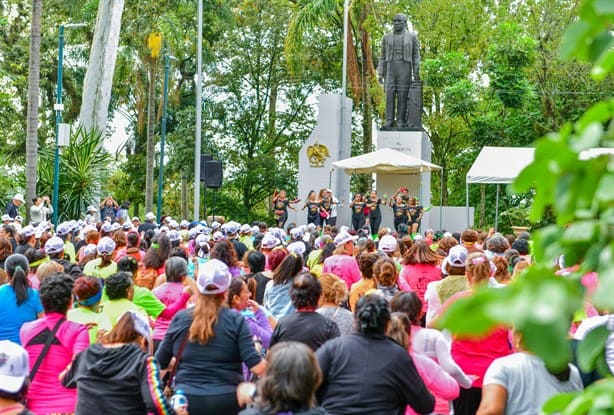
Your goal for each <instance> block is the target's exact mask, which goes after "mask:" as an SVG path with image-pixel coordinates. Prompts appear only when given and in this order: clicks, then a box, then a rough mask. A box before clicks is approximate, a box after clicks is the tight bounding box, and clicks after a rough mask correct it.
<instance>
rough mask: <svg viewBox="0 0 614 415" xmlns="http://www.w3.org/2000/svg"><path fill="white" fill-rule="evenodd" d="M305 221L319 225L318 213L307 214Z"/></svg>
mask: <svg viewBox="0 0 614 415" xmlns="http://www.w3.org/2000/svg"><path fill="white" fill-rule="evenodd" d="M307 223H313V224H314V225H316V226H320V214H319V213H316V214H315V215H307Z"/></svg>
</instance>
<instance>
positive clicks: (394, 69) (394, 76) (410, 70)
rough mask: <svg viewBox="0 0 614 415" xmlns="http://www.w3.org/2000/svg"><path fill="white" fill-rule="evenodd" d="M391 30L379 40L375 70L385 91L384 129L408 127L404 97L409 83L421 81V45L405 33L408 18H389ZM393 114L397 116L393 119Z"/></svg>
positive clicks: (414, 37)
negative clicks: (379, 49)
mask: <svg viewBox="0 0 614 415" xmlns="http://www.w3.org/2000/svg"><path fill="white" fill-rule="evenodd" d="M392 24H393V26H394V30H393V31H392V32H390V33H386V34H385V35H384V37H383V38H382V52H381V56H380V60H379V65H378V67H377V72H378V77H379V79H380V82H383V83H384V90H385V91H386V123H385V124H384V126H385V127H392V126H393V125H394V124H395V121H396V126H397V127H407V95H408V92H409V87H410V85H411V83H412V81H420V44H419V43H418V37H417V36H416V35H415V34H414V33H412V32H409V31H408V30H407V17H406V16H405V15H404V14H397V15H396V16H394V18H393V19H392ZM395 114H396V116H395Z"/></svg>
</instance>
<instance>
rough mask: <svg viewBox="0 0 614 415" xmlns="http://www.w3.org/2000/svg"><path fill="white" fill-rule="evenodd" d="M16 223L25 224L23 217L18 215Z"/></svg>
mask: <svg viewBox="0 0 614 415" xmlns="http://www.w3.org/2000/svg"><path fill="white" fill-rule="evenodd" d="M15 222H19V223H21V222H23V218H22V217H21V216H19V215H17V216H15Z"/></svg>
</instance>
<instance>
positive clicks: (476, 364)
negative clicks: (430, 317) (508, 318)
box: [443, 291, 513, 388]
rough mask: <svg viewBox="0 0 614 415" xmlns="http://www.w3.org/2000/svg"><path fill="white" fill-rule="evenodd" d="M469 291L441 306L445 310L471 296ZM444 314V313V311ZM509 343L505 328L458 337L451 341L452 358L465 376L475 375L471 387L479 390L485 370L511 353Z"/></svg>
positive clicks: (507, 331)
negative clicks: (482, 334)
mask: <svg viewBox="0 0 614 415" xmlns="http://www.w3.org/2000/svg"><path fill="white" fill-rule="evenodd" d="M471 294H472V293H471V291H463V292H460V293H456V294H454V295H453V296H452V297H450V298H448V300H447V301H446V302H445V304H444V305H443V309H444V310H447V308H448V307H449V306H450V304H452V303H453V302H454V301H456V300H457V299H459V298H463V297H467V296H469V295H471ZM444 312H445V311H444ZM512 352H513V350H512V346H511V344H510V341H509V330H508V329H507V328H505V327H499V328H494V329H492V330H491V331H490V332H489V333H488V334H486V335H484V336H481V337H465V336H463V337H459V336H455V337H454V339H453V340H452V350H451V354H452V358H453V359H454V361H455V362H456V363H458V365H459V366H460V367H461V369H463V371H464V372H465V374H466V375H468V376H469V375H476V376H478V378H477V379H476V380H474V381H473V385H472V387H474V388H481V387H482V382H483V380H484V375H485V374H486V369H488V366H490V364H491V363H492V361H493V360H495V359H497V358H499V357H503V356H507V355H508V354H510V353H512Z"/></svg>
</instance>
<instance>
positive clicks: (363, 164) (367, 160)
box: [333, 148, 441, 174]
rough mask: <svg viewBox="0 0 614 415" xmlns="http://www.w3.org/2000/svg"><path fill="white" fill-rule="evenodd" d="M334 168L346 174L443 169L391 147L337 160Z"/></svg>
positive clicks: (402, 172)
mask: <svg viewBox="0 0 614 415" xmlns="http://www.w3.org/2000/svg"><path fill="white" fill-rule="evenodd" d="M333 169H342V170H344V171H345V172H346V174H371V173H393V174H419V173H426V172H431V171H436V170H441V167H439V166H438V165H436V164H433V163H429V162H428V161H424V160H420V159H419V158H417V157H414V156H410V155H409V154H405V153H401V152H400V151H397V150H393V149H391V148H382V149H381V150H377V151H373V152H371V153H366V154H361V155H360V156H356V157H350V158H348V159H345V160H339V161H335V162H334V163H333Z"/></svg>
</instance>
